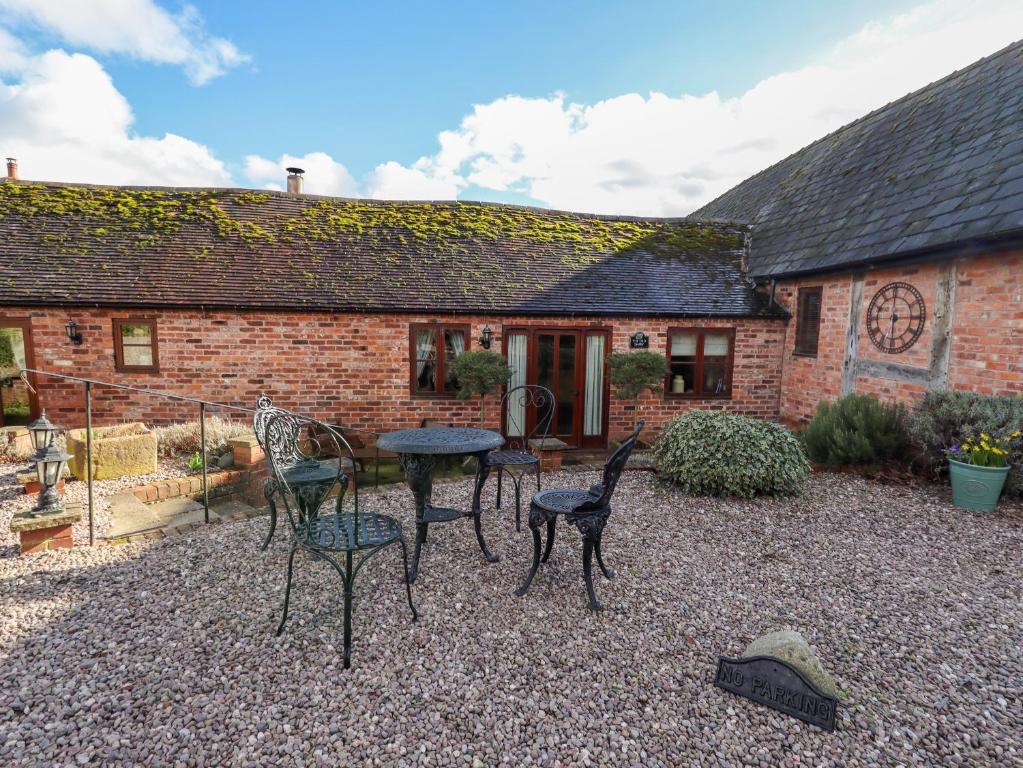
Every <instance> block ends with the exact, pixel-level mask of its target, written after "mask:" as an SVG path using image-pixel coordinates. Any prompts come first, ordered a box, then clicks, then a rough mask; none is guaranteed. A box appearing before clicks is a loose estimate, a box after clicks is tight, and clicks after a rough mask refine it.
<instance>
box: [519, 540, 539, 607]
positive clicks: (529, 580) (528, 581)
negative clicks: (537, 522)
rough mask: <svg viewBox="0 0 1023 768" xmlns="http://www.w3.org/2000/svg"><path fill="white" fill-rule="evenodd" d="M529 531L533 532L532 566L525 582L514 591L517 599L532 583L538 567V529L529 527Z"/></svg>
mask: <svg viewBox="0 0 1023 768" xmlns="http://www.w3.org/2000/svg"><path fill="white" fill-rule="evenodd" d="M529 530H531V531H532V532H533V565H532V566H530V569H529V573H527V574H526V580H525V581H524V582H522V585H521V586H520V587H519V588H518V589H516V590H515V594H516V595H518V596H519V597H522V596H523V595H524V594H526V591H527V590H528V589H529V585H530V584H531V583H532V582H533V577H534V576H536V571H537V569H538V568H539V567H540V529H539V528H534V527H533V526H532V525H530V526H529Z"/></svg>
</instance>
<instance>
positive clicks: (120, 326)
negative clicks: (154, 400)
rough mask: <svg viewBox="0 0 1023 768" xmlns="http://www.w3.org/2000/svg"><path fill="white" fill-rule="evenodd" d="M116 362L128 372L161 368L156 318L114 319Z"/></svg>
mask: <svg viewBox="0 0 1023 768" xmlns="http://www.w3.org/2000/svg"><path fill="white" fill-rule="evenodd" d="M114 363H115V367H116V368H117V370H119V371H125V372H128V373H131V372H153V373H155V372H156V371H158V370H160V356H159V353H158V351H157V348H156V322H155V321H154V320H114Z"/></svg>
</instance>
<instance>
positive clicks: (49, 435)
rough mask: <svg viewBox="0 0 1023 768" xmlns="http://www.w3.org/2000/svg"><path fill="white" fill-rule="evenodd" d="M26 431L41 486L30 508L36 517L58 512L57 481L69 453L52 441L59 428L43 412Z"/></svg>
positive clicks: (60, 506)
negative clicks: (32, 449)
mask: <svg viewBox="0 0 1023 768" xmlns="http://www.w3.org/2000/svg"><path fill="white" fill-rule="evenodd" d="M28 431H29V435H31V438H32V447H33V448H34V449H35V455H34V456H33V457H32V461H34V462H35V463H36V477H37V478H38V480H39V485H40V486H41V490H40V491H39V499H38V501H37V502H36V505H35V507H33V509H32V514H33V515H34V516H37V517H38V516H39V515H45V514H50V513H53V512H60V511H62V510H63V509H64V505H63V504H61V503H60V496H58V495H57V483H58V482H60V478H61V476H62V475H63V474H64V468H65V467H67V462H68V459H70V458H71V455H70V454H68V453H67V451H64V450H62V449H61V447H60V446H59V445H57V444H56V443H55V442H54V438H55V437H56V436H57V432H58V431H59V429H58V427H57V426H56V425H55V424H53V423H52V422H51V421H50V420H49V419H48V418H46V414H45V413H43V414H42V415H40V416H39V418H38V419H36V420H35V421H33V422H32V423H31V424H29V425H28Z"/></svg>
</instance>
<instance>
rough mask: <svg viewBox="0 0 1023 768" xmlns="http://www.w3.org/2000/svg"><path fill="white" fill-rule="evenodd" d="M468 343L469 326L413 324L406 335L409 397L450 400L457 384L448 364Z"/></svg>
mask: <svg viewBox="0 0 1023 768" xmlns="http://www.w3.org/2000/svg"><path fill="white" fill-rule="evenodd" d="M468 342H469V326H467V325H439V324H435V323H430V324H425V323H424V324H413V325H412V326H411V327H410V333H409V350H410V354H409V357H410V362H411V366H410V369H411V370H410V376H411V385H412V394H413V395H420V396H427V397H430V396H434V397H435V396H441V397H453V396H454V394H455V391H456V390H457V389H458V382H457V381H456V380H455V377H454V375H453V374H452V373H451V371H450V368H449V365H448V363H450V362H451V361H452V360H454V359H455V358H456V357H458V356H459V355H460V354H462V353H463V352H464V351H465V349H466V346H467V345H468Z"/></svg>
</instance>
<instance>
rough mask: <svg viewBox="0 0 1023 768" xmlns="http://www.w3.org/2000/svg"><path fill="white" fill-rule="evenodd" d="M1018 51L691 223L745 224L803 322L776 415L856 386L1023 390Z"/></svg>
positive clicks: (794, 412)
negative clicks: (721, 222)
mask: <svg viewBox="0 0 1023 768" xmlns="http://www.w3.org/2000/svg"><path fill="white" fill-rule="evenodd" d="M1021 105H1023V43H1015V44H1013V45H1011V46H1009V47H1008V48H1005V49H1004V50H1002V51H1000V52H998V53H996V54H994V55H993V56H990V57H988V58H985V59H982V60H981V61H978V62H976V63H975V64H973V65H971V66H969V67H967V68H965V69H963V70H961V71H959V72H956V73H953V74H952V75H949V76H948V77H946V78H944V79H943V80H940V81H938V82H936V83H932V84H931V85H929V86H927V87H926V88H923V89H921V90H919V91H917V92H915V93H912V94H910V95H908V96H906V97H904V98H902V99H899V100H898V101H896V102H893V103H892V104H889V105H887V106H885V107H883V108H881V109H879V110H877V111H876V112H873V113H871V114H869V115H867V116H865V117H863V118H861V119H860V120H857V121H856V122H854V123H851V124H849V125H847V126H845V127H843V128H841V129H839V130H838V131H836V132H834V133H832V134H830V135H829V136H826V137H824V138H823V139H821V140H819V141H817V142H815V143H814V144H811V145H810V146H808V147H806V148H804V149H802V150H800V151H799V152H797V153H796V154H794V155H792V156H790V157H788V158H786V159H785V160H783V161H781V162H780V163H777V164H776V165H774V166H772V167H770V168H768V169H767V170H765V171H763V172H761V173H759V174H757V175H756V176H753V177H752V178H750V179H748V180H747V181H745V182H743V183H742V184H740V185H739V186H737V187H735V188H734V189H732V190H730V191H729V192H726V193H725V194H724V195H722V196H721V197H720V198H718V199H716V200H714V201H712V202H711V203H709V204H708V205H706V206H704V207H703V208H701V209H700V210H698V211H696V212H695V213H694V214H693V218H695V219H716V220H722V219H723V220H728V221H731V222H742V223H744V224H745V225H747V226H748V227H749V233H750V251H749V273H750V276H751V277H752V278H753V279H754V280H756V282H757V284H758V285H759V286H760V287H761V289H763V290H766V291H768V292H769V293H770V294H773V296H774V298H775V300H776V301H778V302H779V303H781V304H782V305H783V306H785V307H786V308H787V309H788V310H789V311H790V312H791V313H792V315H793V317H792V320H791V322H789V324H788V326H787V331H786V338H785V342H784V353H783V357H782V387H781V396H780V404H779V415H780V416H781V417H782V418H783V419H784V420H787V421H792V422H801V421H805V420H807V419H808V418H809V417H810V416H812V414H813V412H814V410H815V408H816V405H817V403H818V402H819V401H820V400H821V399H825V398H828V399H830V398H835V397H838V396H840V395H842V394H845V393H849V392H867V393H874V394H876V395H878V396H881V397H885V398H894V399H899V400H904V401H912V400H913V399H915V398H917V397H919V396H920V395H921V394H922V393H923V392H925V391H926V390H927V389H929V388H952V389H966V390H972V391H975V392H981V393H985V394H1010V395H1018V394H1021V393H1023V106H1021Z"/></svg>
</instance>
